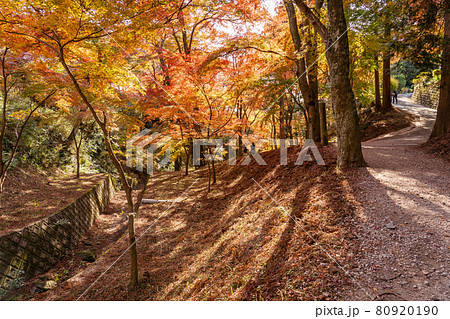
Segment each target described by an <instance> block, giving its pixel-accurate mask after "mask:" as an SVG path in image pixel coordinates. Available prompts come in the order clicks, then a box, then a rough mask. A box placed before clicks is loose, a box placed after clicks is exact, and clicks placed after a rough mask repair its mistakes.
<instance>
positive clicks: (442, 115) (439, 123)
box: [430, 1, 450, 138]
mask: <svg viewBox="0 0 450 319" xmlns="http://www.w3.org/2000/svg"><path fill="white" fill-rule="evenodd" d="M444 20H445V30H444V47H443V51H442V70H441V88H440V97H439V105H438V112H437V117H436V122H435V123H434V127H433V131H432V132H431V136H430V138H433V137H439V136H442V135H444V134H448V133H450V1H447V5H446V12H445V16H444Z"/></svg>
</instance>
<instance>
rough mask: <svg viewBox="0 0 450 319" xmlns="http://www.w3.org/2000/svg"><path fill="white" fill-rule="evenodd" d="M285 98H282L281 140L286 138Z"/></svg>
mask: <svg viewBox="0 0 450 319" xmlns="http://www.w3.org/2000/svg"><path fill="white" fill-rule="evenodd" d="M284 102H285V100H284V96H282V97H281V98H280V139H285V138H286V134H285V133H286V131H285V125H284V124H285V121H284Z"/></svg>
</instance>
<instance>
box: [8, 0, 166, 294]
mask: <svg viewBox="0 0 450 319" xmlns="http://www.w3.org/2000/svg"><path fill="white" fill-rule="evenodd" d="M167 5H168V6H167V7H165V8H164V9H162V6H164V5H163V4H161V5H154V4H152V3H148V2H147V1H133V3H132V4H131V3H130V5H129V6H125V7H124V6H122V4H121V3H116V4H115V5H113V4H112V3H110V2H108V3H98V2H96V3H93V2H90V3H85V2H83V3H78V2H74V1H58V2H42V1H5V3H4V6H3V7H2V8H0V10H1V19H0V22H1V26H2V29H3V30H2V31H3V32H2V33H3V34H7V35H14V36H16V37H21V38H22V40H23V41H30V42H32V46H30V50H32V52H33V53H34V54H35V55H36V56H40V58H41V59H40V60H41V61H43V62H41V63H42V64H43V67H46V68H47V72H48V73H51V71H52V70H55V69H57V70H58V71H59V70H61V68H62V70H63V73H62V74H64V75H65V77H66V78H65V80H66V87H65V89H66V90H70V91H73V92H76V94H78V96H79V98H80V99H81V101H82V103H83V104H84V106H85V107H86V108H87V109H88V110H89V111H90V113H91V114H92V117H93V119H94V120H95V122H96V123H97V125H98V126H99V128H100V130H101V132H102V133H103V136H104V141H105V147H106V150H107V152H108V155H109V158H110V160H111V162H112V164H113V165H114V167H115V168H116V170H117V172H118V174H119V176H120V179H121V183H122V187H123V189H124V191H125V194H126V199H127V205H128V213H129V227H128V228H129V242H130V254H131V260H130V261H131V262H130V264H131V276H130V285H131V287H134V286H136V284H137V283H138V273H137V257H136V256H137V249H136V241H135V232H134V218H135V215H136V214H137V213H138V210H139V207H140V199H142V196H143V193H144V192H145V191H146V183H145V186H144V187H143V189H142V190H141V192H140V193H139V194H138V196H137V200H136V202H134V201H133V188H132V183H131V180H130V179H129V178H127V175H126V172H125V164H124V161H121V160H120V158H119V156H118V153H119V151H120V150H119V149H115V147H114V141H115V138H116V137H115V135H117V133H114V132H117V126H118V125H121V126H123V127H127V126H128V127H129V128H130V131H131V129H133V128H136V127H139V125H140V124H141V123H139V119H137V118H131V117H128V116H127V111H133V110H134V109H135V108H136V105H135V104H133V103H130V101H132V100H134V99H132V98H131V97H133V98H135V97H136V96H137V94H138V92H139V88H138V87H139V81H138V80H137V78H136V74H134V73H133V65H132V64H133V63H134V61H133V59H132V58H131V56H130V55H129V54H128V53H127V52H124V51H123V48H124V47H127V48H129V49H130V48H133V44H135V43H136V41H135V39H134V38H133V34H130V33H128V32H126V27H130V28H134V27H135V28H136V29H138V28H139V26H140V25H143V24H144V21H145V24H146V25H148V21H150V20H151V19H150V17H151V18H152V19H153V20H151V21H153V22H154V24H153V26H155V25H160V24H161V23H164V22H165V21H167V20H168V19H170V13H168V12H167V11H166V9H169V10H170V7H171V3H168V4H167ZM155 17H156V18H155ZM139 19H140V20H139ZM99 21H101V24H102V25H99ZM161 21H162V22H161ZM136 24H137V25H136ZM135 25H136V26H135ZM111 34H114V35H115V37H116V38H114V39H113V38H112V36H111ZM59 73H61V72H60V71H59ZM67 80H69V81H67ZM67 82H68V83H70V86H69V85H67ZM145 180H146V181H148V176H146V177H145Z"/></svg>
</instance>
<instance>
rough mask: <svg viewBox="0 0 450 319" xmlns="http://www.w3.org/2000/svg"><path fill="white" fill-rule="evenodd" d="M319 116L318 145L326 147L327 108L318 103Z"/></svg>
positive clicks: (323, 104)
mask: <svg viewBox="0 0 450 319" xmlns="http://www.w3.org/2000/svg"><path fill="white" fill-rule="evenodd" d="M319 114H320V143H321V144H322V145H323V146H327V145H328V129H327V108H326V105H325V103H323V102H322V103H319Z"/></svg>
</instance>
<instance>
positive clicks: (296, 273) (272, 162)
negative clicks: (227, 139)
mask: <svg viewBox="0 0 450 319" xmlns="http://www.w3.org/2000/svg"><path fill="white" fill-rule="evenodd" d="M299 151H300V148H299V147H293V148H290V149H289V152H288V160H289V162H288V163H289V164H288V165H287V166H280V165H279V158H280V154H279V150H274V151H269V152H264V153H261V155H262V156H263V158H264V160H265V161H266V162H267V164H268V165H267V166H258V165H249V166H241V165H237V166H228V164H227V163H224V164H222V165H219V167H218V168H217V169H218V176H217V178H218V180H217V184H216V185H214V186H213V188H212V191H211V192H210V193H209V194H208V193H207V192H206V190H207V175H206V174H207V170H205V169H202V170H198V171H195V172H191V173H190V174H189V176H188V177H185V176H183V175H182V174H180V173H179V172H171V173H162V174H155V176H154V177H153V178H152V182H151V184H150V185H149V191H148V193H147V194H146V198H153V199H172V200H174V199H177V198H178V199H179V200H180V201H181V202H178V203H173V204H170V203H158V204H153V205H144V206H143V207H142V209H141V212H140V216H139V218H138V220H137V222H136V231H137V235H138V236H139V238H140V239H139V241H138V244H137V246H138V255H139V266H140V279H141V280H140V285H139V287H138V288H137V289H134V290H130V289H128V287H127V283H128V278H129V277H128V276H129V259H128V258H129V256H128V253H126V248H127V242H128V238H127V235H126V233H125V230H126V221H125V220H124V218H123V214H121V212H122V211H123V210H125V208H126V205H125V200H124V196H123V194H122V193H121V192H118V193H116V196H115V198H114V200H113V202H112V204H111V205H109V206H108V208H107V210H106V212H105V213H104V214H102V215H101V216H100V217H99V220H98V222H97V223H96V224H95V225H94V226H93V228H92V229H91V230H90V231H89V232H88V234H87V236H86V238H84V240H83V241H82V242H81V243H80V244H79V246H78V247H76V249H75V251H74V252H77V251H81V250H86V249H89V250H91V251H92V252H94V254H95V256H96V260H95V262H93V263H86V262H83V261H81V260H80V259H79V258H78V257H77V254H76V253H74V254H73V255H69V256H67V257H66V258H65V259H64V260H63V261H62V262H61V263H59V264H58V265H57V266H56V267H55V268H54V269H52V270H51V271H50V272H49V273H47V274H45V275H43V276H40V277H38V278H35V279H34V280H31V281H30V282H29V284H28V285H27V286H26V287H24V288H23V289H22V290H21V291H18V292H16V296H17V294H20V295H21V296H18V297H15V298H16V299H22V300H23V299H29V298H33V299H35V300H76V299H80V300H334V299H338V298H340V292H341V290H342V287H343V286H348V285H351V282H352V280H351V278H349V277H348V276H347V275H346V272H347V271H348V269H349V268H351V267H353V262H352V259H353V256H354V255H355V253H356V251H357V250H358V247H357V246H356V245H357V243H356V242H353V241H352V238H355V234H353V233H352V230H351V222H352V220H353V219H354V217H355V216H354V211H353V208H352V207H353V206H354V203H352V195H351V194H350V193H349V186H348V183H347V182H346V178H345V176H344V175H343V174H342V173H340V172H338V171H337V170H336V150H335V147H334V146H333V145H330V146H327V147H324V148H320V151H321V154H322V156H323V158H324V160H325V163H326V165H325V166H319V165H317V164H316V163H315V162H306V163H305V164H304V165H303V166H296V165H295V164H294V163H295V161H296V159H297V157H298V154H299ZM269 194H270V195H269ZM122 234H123V235H122ZM124 252H125V254H123V253H124ZM122 254H123V255H122ZM328 254H329V255H328ZM329 256H333V260H331V259H330V258H329ZM335 261H336V262H337V263H335ZM341 267H342V268H341ZM102 274H104V275H102ZM40 280H54V281H57V282H58V286H57V287H56V288H54V289H52V290H49V291H47V292H44V293H40V292H41V291H36V289H34V288H33V286H35V284H36V282H38V281H40Z"/></svg>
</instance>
